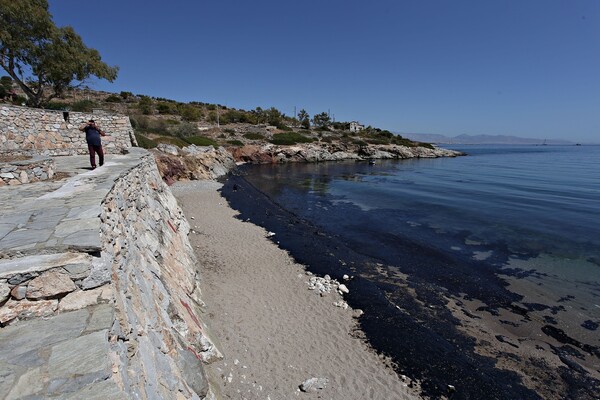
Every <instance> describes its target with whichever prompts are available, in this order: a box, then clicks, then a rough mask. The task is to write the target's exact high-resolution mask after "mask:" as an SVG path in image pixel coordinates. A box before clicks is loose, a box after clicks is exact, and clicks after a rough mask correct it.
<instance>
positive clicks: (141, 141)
mask: <svg viewBox="0 0 600 400" xmlns="http://www.w3.org/2000/svg"><path fill="white" fill-rule="evenodd" d="M135 139H136V140H137V143H138V146H139V147H143V148H144V149H153V148H155V147H156V146H157V145H158V143H156V142H155V141H154V140H152V139H150V138H148V137H146V136H144V135H142V134H139V133H136V134H135Z"/></svg>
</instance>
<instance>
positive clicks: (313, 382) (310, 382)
mask: <svg viewBox="0 0 600 400" xmlns="http://www.w3.org/2000/svg"><path fill="white" fill-rule="evenodd" d="M327 383H329V379H327V378H310V379H307V380H305V381H304V382H302V384H301V385H300V390H302V391H303V392H316V391H317V390H320V389H325V387H326V386H327Z"/></svg>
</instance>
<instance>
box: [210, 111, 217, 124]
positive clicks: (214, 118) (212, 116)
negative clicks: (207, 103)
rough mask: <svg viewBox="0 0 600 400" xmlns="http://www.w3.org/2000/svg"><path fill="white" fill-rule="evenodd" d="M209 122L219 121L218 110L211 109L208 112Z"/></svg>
mask: <svg viewBox="0 0 600 400" xmlns="http://www.w3.org/2000/svg"><path fill="white" fill-rule="evenodd" d="M208 122H210V123H212V124H215V123H216V122H217V112H216V111H211V112H209V113H208Z"/></svg>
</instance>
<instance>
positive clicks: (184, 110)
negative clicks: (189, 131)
mask: <svg viewBox="0 0 600 400" xmlns="http://www.w3.org/2000/svg"><path fill="white" fill-rule="evenodd" d="M179 115H181V118H183V119H184V120H185V121H198V120H199V119H200V118H201V117H202V112H201V111H200V110H199V109H198V108H196V107H194V106H192V105H189V104H184V105H182V106H181V107H179Z"/></svg>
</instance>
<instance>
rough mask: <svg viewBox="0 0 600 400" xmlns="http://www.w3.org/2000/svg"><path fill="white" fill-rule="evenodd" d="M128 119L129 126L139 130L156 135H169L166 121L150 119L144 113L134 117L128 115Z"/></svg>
mask: <svg viewBox="0 0 600 400" xmlns="http://www.w3.org/2000/svg"><path fill="white" fill-rule="evenodd" d="M129 119H130V121H131V126H133V128H134V129H137V130H139V131H140V132H143V133H154V134H156V135H169V136H170V135H171V132H170V131H169V126H168V124H167V122H166V121H164V120H162V119H152V118H149V117H146V116H144V115H136V116H135V117H129Z"/></svg>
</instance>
